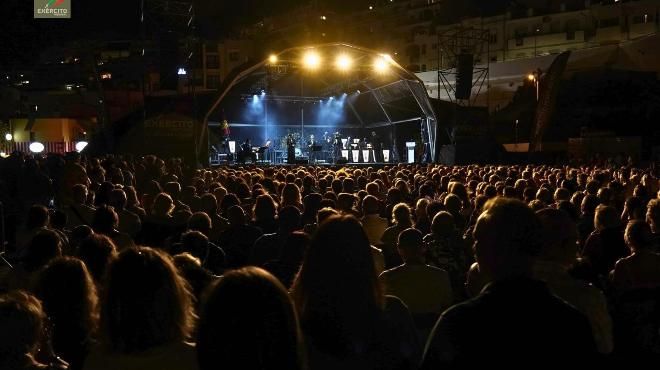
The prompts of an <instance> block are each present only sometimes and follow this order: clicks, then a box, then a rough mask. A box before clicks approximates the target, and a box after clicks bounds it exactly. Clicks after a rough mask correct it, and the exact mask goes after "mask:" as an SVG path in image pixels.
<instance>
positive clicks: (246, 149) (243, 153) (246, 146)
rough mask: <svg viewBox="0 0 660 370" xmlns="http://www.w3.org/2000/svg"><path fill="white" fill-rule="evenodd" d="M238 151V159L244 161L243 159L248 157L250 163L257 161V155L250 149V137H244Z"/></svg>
mask: <svg viewBox="0 0 660 370" xmlns="http://www.w3.org/2000/svg"><path fill="white" fill-rule="evenodd" d="M240 149H241V150H240V152H239V153H238V161H239V162H241V163H245V159H247V158H249V159H250V160H251V161H252V163H254V162H256V161H257V155H256V154H255V153H254V152H253V151H252V144H250V139H245V141H244V142H243V144H241V148H240Z"/></svg>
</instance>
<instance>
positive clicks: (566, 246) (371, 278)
mask: <svg viewBox="0 0 660 370" xmlns="http://www.w3.org/2000/svg"><path fill="white" fill-rule="evenodd" d="M659 185H660V184H659V181H658V177H657V173H655V172H654V170H653V169H647V168H634V167H631V166H625V167H606V166H584V167H569V166H567V167H552V166H546V165H531V164H530V165H513V166H488V165H485V166H484V165H470V166H443V165H407V164H406V165H404V164H399V165H389V166H384V167H378V166H373V167H351V166H343V167H342V166H336V167H315V166H272V167H255V166H236V167H230V166H225V167H217V168H210V169H208V168H207V169H195V168H191V167H188V166H186V165H184V164H183V163H182V162H181V161H180V160H177V159H170V160H163V159H160V158H157V157H154V156H146V157H141V158H133V157H119V156H107V157H102V158H85V157H81V156H80V155H78V154H68V155H66V156H58V155H48V156H45V157H38V158H35V157H31V156H28V155H22V154H20V153H17V154H13V155H12V156H10V157H9V158H7V159H4V160H2V161H0V201H1V202H2V203H1V205H2V208H1V210H2V213H3V215H2V216H3V229H2V230H3V234H2V237H3V242H4V245H3V253H2V255H1V257H2V258H1V259H0V369H17V370H19V369H74V370H79V369H86V370H96V369H126V370H131V369H142V370H145V369H159V370H169V369H172V370H174V369H176V370H187V369H201V370H207V369H222V368H230V369H238V368H240V369H292V370H295V369H312V370H316V369H365V370H366V369H445V368H470V367H475V366H477V365H480V364H486V363H489V364H502V365H504V366H536V365H530V364H537V365H539V366H541V365H547V364H552V363H557V364H567V363H569V362H567V361H570V363H576V364H578V363H584V364H596V363H597V362H599V361H603V360H610V359H641V358H650V359H656V360H657V358H658V356H660V254H658V253H659V252H660V246H659V242H660V192H659V190H660V186H659Z"/></svg>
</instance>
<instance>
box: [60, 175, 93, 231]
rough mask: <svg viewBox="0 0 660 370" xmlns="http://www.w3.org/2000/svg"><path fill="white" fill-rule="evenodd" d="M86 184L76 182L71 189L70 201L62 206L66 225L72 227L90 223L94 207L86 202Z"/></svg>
mask: <svg viewBox="0 0 660 370" xmlns="http://www.w3.org/2000/svg"><path fill="white" fill-rule="evenodd" d="M87 193H88V190H87V186H86V185H83V184H76V185H74V186H73V188H72V190H71V194H72V197H73V198H72V201H73V202H72V203H71V204H70V205H68V206H66V207H65V208H64V212H65V213H66V219H67V227H68V228H69V229H74V228H75V227H76V226H80V225H91V223H92V220H93V219H94V212H95V208H94V207H92V206H90V205H88V204H87Z"/></svg>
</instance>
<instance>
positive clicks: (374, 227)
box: [360, 195, 388, 247]
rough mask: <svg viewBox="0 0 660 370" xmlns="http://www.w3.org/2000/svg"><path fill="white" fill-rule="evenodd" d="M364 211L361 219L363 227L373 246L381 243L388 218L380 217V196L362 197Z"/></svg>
mask: <svg viewBox="0 0 660 370" xmlns="http://www.w3.org/2000/svg"><path fill="white" fill-rule="evenodd" d="M362 212H363V213H364V217H362V219H361V220H360V222H361V223H362V228H363V229H364V232H365V233H366V234H367V237H368V238H369V243H371V245H373V246H376V247H377V246H379V245H380V244H381V237H382V236H383V234H384V233H385V230H386V229H387V227H388V226H387V223H388V222H387V219H384V218H382V217H380V206H379V201H378V198H376V197H375V196H373V195H367V196H366V197H364V199H362Z"/></svg>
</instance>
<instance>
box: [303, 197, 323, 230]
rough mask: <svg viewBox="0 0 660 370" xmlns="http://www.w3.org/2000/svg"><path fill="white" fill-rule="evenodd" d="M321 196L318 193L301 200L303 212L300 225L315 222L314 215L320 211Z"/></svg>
mask: <svg viewBox="0 0 660 370" xmlns="http://www.w3.org/2000/svg"><path fill="white" fill-rule="evenodd" d="M322 201H323V196H322V195H321V194H319V193H310V194H308V195H306V196H305V197H304V198H303V205H304V207H303V208H304V211H303V214H302V217H301V220H300V222H301V225H308V224H313V223H314V222H316V213H317V212H318V211H319V209H321V202H322Z"/></svg>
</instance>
